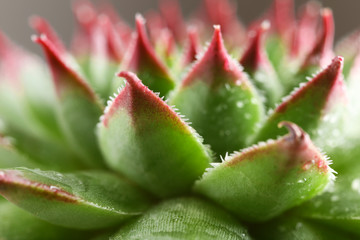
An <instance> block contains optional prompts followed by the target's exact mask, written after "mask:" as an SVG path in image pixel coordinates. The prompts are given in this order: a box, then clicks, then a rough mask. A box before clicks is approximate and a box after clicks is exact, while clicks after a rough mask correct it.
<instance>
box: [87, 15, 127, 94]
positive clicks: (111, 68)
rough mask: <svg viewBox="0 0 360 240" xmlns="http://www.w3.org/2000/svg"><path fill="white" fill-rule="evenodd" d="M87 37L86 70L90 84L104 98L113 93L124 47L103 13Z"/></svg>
mask: <svg viewBox="0 0 360 240" xmlns="http://www.w3.org/2000/svg"><path fill="white" fill-rule="evenodd" d="M89 37H90V56H88V68H87V70H86V71H87V74H88V76H89V81H90V84H91V86H92V87H93V88H94V90H95V91H96V92H97V93H98V94H99V95H100V96H101V98H102V99H104V100H105V99H107V98H108V97H109V96H110V95H111V94H112V93H113V91H112V89H111V88H112V81H113V78H114V73H115V72H116V71H117V69H118V68H119V64H120V62H121V60H122V59H123V55H124V52H125V49H124V46H123V43H122V41H121V39H120V36H119V34H118V33H117V32H116V29H115V27H114V26H113V24H112V23H111V21H110V19H109V18H108V17H107V16H105V15H100V16H99V17H98V18H97V19H96V22H95V23H94V24H93V26H92V29H91V33H90V36H89Z"/></svg>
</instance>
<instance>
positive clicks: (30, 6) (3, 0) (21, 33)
mask: <svg viewBox="0 0 360 240" xmlns="http://www.w3.org/2000/svg"><path fill="white" fill-rule="evenodd" d="M71 2H72V1H70V0H0V29H1V31H3V32H5V33H6V34H7V35H8V36H9V37H10V38H11V39H13V40H14V41H16V42H17V43H19V44H21V45H24V46H25V47H26V48H28V49H30V50H31V51H35V52H37V53H40V52H41V51H40V49H39V47H38V46H37V45H36V44H34V43H32V42H31V40H30V36H31V34H33V31H32V30H31V29H30V27H29V26H28V23H27V22H28V18H29V17H30V16H31V15H34V14H36V15H39V16H42V17H45V18H46V19H48V20H49V21H50V23H51V24H52V25H53V26H54V27H55V29H56V31H57V32H58V33H59V35H60V36H61V37H62V38H63V39H64V40H65V42H67V43H68V42H69V40H70V37H71V35H72V32H73V22H74V19H73V16H72V13H71ZM94 2H100V1H94ZM109 2H112V3H113V5H114V6H115V7H116V9H117V10H118V12H119V13H120V14H121V16H122V17H123V18H124V19H125V20H127V21H129V22H131V23H132V22H133V16H134V14H135V13H136V12H140V13H145V12H146V11H147V10H148V9H151V8H154V7H156V6H157V2H158V0H118V1H116V0H109ZM179 2H180V4H181V6H182V9H183V13H184V15H188V14H189V13H190V10H191V9H193V8H195V7H196V6H198V5H199V4H200V1H196V0H179ZM271 2H272V0H252V1H249V0H247V1H245V0H237V6H238V15H239V18H240V19H241V20H242V21H243V22H245V23H247V22H249V21H250V20H251V19H255V18H256V17H257V16H259V15H260V14H261V13H262V12H264V10H265V9H266V8H267V7H268V6H269V5H270V4H271ZM295 2H296V5H300V4H303V3H305V1H303V0H301V1H300V0H296V1H295ZM321 3H322V4H323V5H324V6H328V7H330V8H332V9H333V12H334V16H335V22H336V37H337V39H338V38H339V37H340V36H342V35H344V34H346V33H349V32H350V31H351V30H354V29H356V28H358V27H359V26H360V13H359V12H360V1H359V0H326V1H325V0H324V1H321Z"/></svg>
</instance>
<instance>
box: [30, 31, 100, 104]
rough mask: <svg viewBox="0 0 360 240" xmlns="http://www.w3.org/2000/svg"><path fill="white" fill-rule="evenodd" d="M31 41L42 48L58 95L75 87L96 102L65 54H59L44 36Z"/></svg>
mask: <svg viewBox="0 0 360 240" xmlns="http://www.w3.org/2000/svg"><path fill="white" fill-rule="evenodd" d="M32 41H33V42H35V43H38V44H39V45H41V47H42V48H43V50H44V52H45V55H46V57H47V60H48V63H49V65H50V68H51V71H52V74H53V79H54V82H55V86H56V89H57V90H58V92H59V93H61V92H62V91H63V90H65V89H67V90H69V88H70V89H71V88H73V87H75V86H76V87H75V88H79V89H82V91H83V92H84V93H85V95H87V96H88V97H90V99H92V100H94V101H95V100H96V95H95V93H94V92H93V91H92V89H91V88H90V87H89V86H88V85H87V83H86V81H85V80H84V79H83V78H82V76H81V75H80V74H79V73H78V72H77V71H76V70H75V69H77V66H76V67H75V66H73V65H72V64H73V63H72V62H71V60H72V59H71V60H70V61H69V59H68V57H69V56H68V55H67V53H66V52H61V50H59V49H58V48H57V46H56V45H54V43H53V42H51V41H50V40H49V38H48V37H47V36H46V35H44V34H41V35H40V36H36V35H35V36H32ZM65 91H66V90H65Z"/></svg>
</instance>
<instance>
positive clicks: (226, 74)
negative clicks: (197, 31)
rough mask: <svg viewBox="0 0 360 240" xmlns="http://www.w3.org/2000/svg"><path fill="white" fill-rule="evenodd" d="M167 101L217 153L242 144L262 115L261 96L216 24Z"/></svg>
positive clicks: (242, 145)
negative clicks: (206, 44) (227, 45)
mask: <svg viewBox="0 0 360 240" xmlns="http://www.w3.org/2000/svg"><path fill="white" fill-rule="evenodd" d="M194 103H196V104H194ZM224 103H226V104H224ZM171 104H173V105H175V106H176V107H177V108H178V109H179V110H180V112H181V113H182V114H184V115H185V116H187V117H188V118H189V119H190V121H191V122H192V126H193V127H194V128H195V129H196V130H197V131H198V132H199V133H200V135H201V136H202V137H203V138H204V142H205V143H206V144H209V145H210V146H211V148H212V150H214V152H216V154H218V155H223V154H225V153H226V152H232V151H235V150H238V149H240V148H241V147H244V146H245V145H246V141H247V138H248V137H249V136H250V135H252V134H253V133H254V132H255V131H256V128H257V126H258V125H257V123H258V121H260V120H261V119H262V117H263V108H262V107H263V106H262V103H261V100H260V98H259V96H258V95H257V93H256V92H255V90H254V89H253V87H252V85H251V84H250V82H249V80H248V78H247V75H246V74H244V73H243V72H242V68H241V66H240V65H239V63H238V62H237V61H235V60H234V59H232V58H231V56H230V55H229V54H228V53H227V51H226V48H225V46H224V42H223V39H222V34H221V28H220V26H219V25H215V26H214V34H213V37H212V40H211V42H210V44H209V46H208V48H207V49H206V50H205V52H204V54H203V55H202V56H201V57H200V58H199V59H198V60H197V61H196V62H195V63H194V64H193V66H192V69H191V70H190V71H189V72H188V74H187V75H186V76H185V78H184V79H183V81H182V83H181V86H180V87H179V88H177V89H176V90H175V92H174V94H173V95H172V99H171ZM224 116H226V117H224Z"/></svg>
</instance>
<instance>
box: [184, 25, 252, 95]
mask: <svg viewBox="0 0 360 240" xmlns="http://www.w3.org/2000/svg"><path fill="white" fill-rule="evenodd" d="M199 80H200V81H203V82H205V83H207V84H209V85H210V86H211V87H212V88H216V87H218V86H219V85H222V84H225V83H230V84H236V85H240V84H245V85H246V84H247V78H246V76H245V75H244V73H243V72H242V69H241V67H240V65H238V63H236V62H235V61H234V60H233V59H231V57H230V56H229V54H228V52H227V50H226V48H225V45H224V41H223V38H222V33H221V27H220V25H214V33H213V36H212V39H211V42H210V45H209V46H208V48H207V49H206V51H205V53H204V54H203V56H202V57H201V58H200V59H199V60H198V61H197V62H196V63H195V64H194V66H193V68H192V69H191V71H190V72H189V73H188V74H187V76H185V78H184V80H183V82H182V85H183V87H186V86H188V85H191V84H193V83H195V82H196V81H199Z"/></svg>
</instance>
